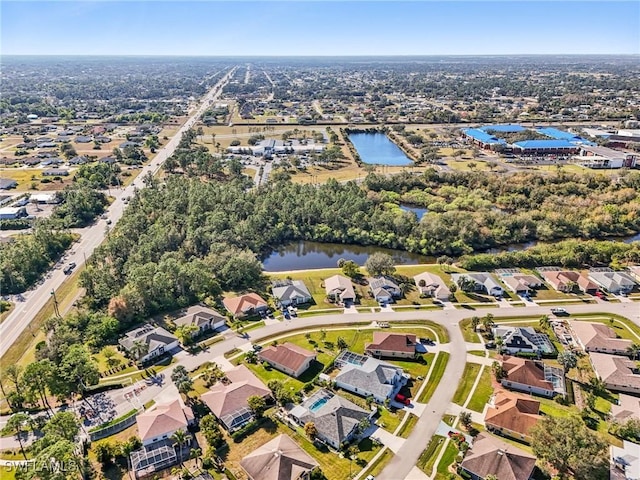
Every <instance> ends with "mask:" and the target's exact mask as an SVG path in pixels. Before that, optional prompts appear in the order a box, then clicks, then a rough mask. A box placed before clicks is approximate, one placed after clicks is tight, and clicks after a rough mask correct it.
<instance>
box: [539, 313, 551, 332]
mask: <svg viewBox="0 0 640 480" xmlns="http://www.w3.org/2000/svg"><path fill="white" fill-rule="evenodd" d="M538 325H540V329H541V330H548V329H549V328H551V320H549V315H543V316H542V317H540V321H539V322H538Z"/></svg>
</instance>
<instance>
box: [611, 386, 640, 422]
mask: <svg viewBox="0 0 640 480" xmlns="http://www.w3.org/2000/svg"><path fill="white" fill-rule="evenodd" d="M611 417H612V418H613V420H614V421H616V422H619V423H624V422H626V421H627V420H629V419H631V418H636V419H638V420H640V398H638V397H634V396H631V395H625V394H624V393H621V394H620V395H618V403H617V405H616V404H614V405H611Z"/></svg>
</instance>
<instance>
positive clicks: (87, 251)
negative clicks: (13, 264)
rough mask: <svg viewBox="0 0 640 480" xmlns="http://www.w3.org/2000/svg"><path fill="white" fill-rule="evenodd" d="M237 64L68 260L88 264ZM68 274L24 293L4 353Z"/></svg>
mask: <svg viewBox="0 0 640 480" xmlns="http://www.w3.org/2000/svg"><path fill="white" fill-rule="evenodd" d="M236 68H237V67H234V68H232V69H231V70H229V72H228V73H227V74H226V75H225V76H224V77H222V79H221V80H220V81H219V82H218V83H216V85H215V86H214V87H213V88H212V89H211V90H210V91H209V92H208V93H207V94H206V95H205V96H204V97H203V98H202V100H201V101H200V104H199V106H198V107H197V108H195V109H194V111H193V113H192V114H191V116H190V117H189V118H188V119H187V121H186V122H185V123H184V124H183V125H182V127H180V129H179V130H178V131H177V132H176V134H175V135H174V136H173V137H172V138H171V140H169V142H168V143H167V144H166V145H164V146H163V147H162V148H161V149H160V150H158V153H157V154H156V156H155V157H154V158H153V160H151V162H149V163H148V164H147V165H145V166H144V167H143V168H142V169H141V171H140V173H139V175H138V176H137V177H136V179H135V180H134V181H133V182H132V183H131V184H130V185H129V186H127V187H125V188H123V189H121V190H112V195H113V196H114V197H115V200H114V202H113V203H112V204H111V205H110V207H109V209H108V210H107V212H106V218H104V219H100V220H98V221H96V222H95V223H94V224H93V225H91V226H90V227H87V228H86V229H83V233H82V235H81V238H80V241H79V242H77V243H75V244H73V245H72V246H71V251H70V252H69V253H68V255H67V258H66V259H65V263H67V264H68V263H71V262H75V264H76V268H79V267H80V266H82V265H83V264H84V262H85V260H86V259H88V258H89V257H90V256H91V254H92V253H93V251H94V250H95V249H96V247H97V246H98V245H100V244H101V243H102V242H103V241H104V239H105V237H106V236H107V233H108V231H109V225H108V223H107V222H108V221H111V225H112V226H113V225H115V223H116V222H117V221H118V220H120V218H121V217H122V215H123V213H124V209H125V208H126V203H125V199H127V198H128V197H132V196H134V195H135V192H136V189H142V188H144V187H145V184H144V181H143V179H144V177H145V176H146V175H147V174H148V173H151V174H152V175H153V174H155V173H156V172H157V171H158V170H159V169H160V167H161V165H162V164H163V162H164V161H165V160H166V159H167V158H169V157H170V156H171V155H172V154H173V152H174V151H175V149H176V147H177V146H178V144H179V143H180V139H181V138H182V134H183V133H184V132H186V131H187V130H188V129H190V128H191V127H193V126H194V125H195V123H196V122H197V121H198V119H199V118H200V116H201V115H202V114H203V113H204V112H205V110H206V109H207V108H208V107H209V106H210V105H211V104H212V103H213V102H214V101H215V100H217V99H218V97H219V96H220V94H221V92H222V88H223V87H224V85H225V84H226V83H227V82H228V81H229V79H230V78H231V76H232V75H233V73H234V72H235V70H236ZM66 278H67V275H65V274H64V273H63V271H62V269H61V268H58V269H54V270H52V271H51V274H50V275H49V276H48V278H46V279H45V281H44V282H42V283H41V284H40V285H39V286H38V287H36V288H34V289H32V290H30V291H28V292H25V293H24V294H23V297H24V299H25V300H24V301H23V302H17V303H16V306H15V308H14V310H13V311H12V312H11V314H10V315H9V316H8V317H7V318H6V319H5V320H4V321H3V322H2V324H1V325H0V337H1V340H0V357H2V356H3V355H4V354H5V353H6V352H7V350H8V349H9V347H10V346H11V345H13V342H15V341H16V340H17V339H18V337H19V336H20V334H21V333H22V332H23V331H24V330H25V329H26V328H27V327H28V326H29V324H30V323H31V320H32V319H33V318H34V317H35V316H36V314H37V313H38V312H39V311H40V310H41V309H42V308H43V307H44V305H45V304H46V303H47V300H49V298H50V297H51V292H52V291H55V290H57V289H58V288H60V285H62V283H63V282H64V281H65V279H66Z"/></svg>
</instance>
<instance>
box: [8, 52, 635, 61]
mask: <svg viewBox="0 0 640 480" xmlns="http://www.w3.org/2000/svg"><path fill="white" fill-rule="evenodd" d="M516 56H545V57H551V56H568V57H589V56H591V57H640V52H637V53H478V54H474V53H426V54H422V53H415V54H414V53H409V54H402V53H398V54H368V53H362V54H336V55H314V54H224V55H203V54H193V53H185V54H182V53H179V54H178V53H176V54H157V53H0V61H1V59H2V58H3V57H200V58H202V57H204V58H230V57H232V58H233V57H237V58H256V57H258V58H265V57H266V58H273V57H276V58H279V57H284V58H300V57H302V58H353V57H369V58H384V57H400V58H402V57H516Z"/></svg>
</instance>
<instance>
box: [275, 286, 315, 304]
mask: <svg viewBox="0 0 640 480" xmlns="http://www.w3.org/2000/svg"><path fill="white" fill-rule="evenodd" d="M272 294H273V296H274V298H275V299H276V303H277V305H278V306H279V307H288V306H289V305H302V304H304V303H309V302H311V298H312V297H311V293H309V289H308V288H307V286H306V285H305V284H304V282H303V281H302V280H276V281H275V282H273V289H272Z"/></svg>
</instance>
